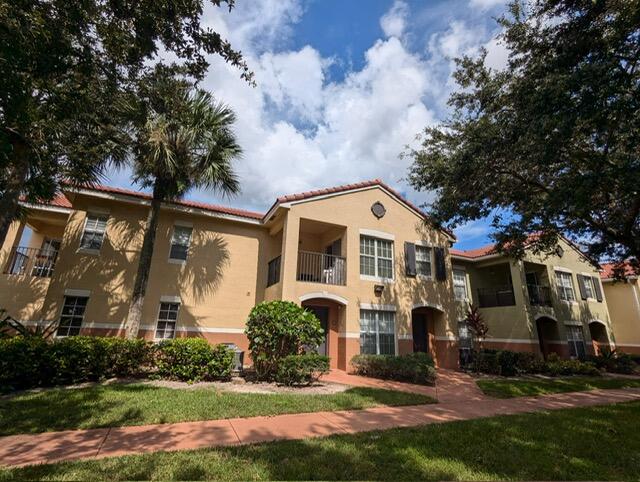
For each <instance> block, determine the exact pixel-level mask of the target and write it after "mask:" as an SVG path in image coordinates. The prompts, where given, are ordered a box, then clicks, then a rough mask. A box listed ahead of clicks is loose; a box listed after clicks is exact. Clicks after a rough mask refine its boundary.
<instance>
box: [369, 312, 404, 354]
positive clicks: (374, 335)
mask: <svg viewBox="0 0 640 482" xmlns="http://www.w3.org/2000/svg"><path fill="white" fill-rule="evenodd" d="M395 315H396V314H395V313H394V312H393V311H381V310H360V353H363V354H372V355H395V354H396V335H395V333H396V320H395Z"/></svg>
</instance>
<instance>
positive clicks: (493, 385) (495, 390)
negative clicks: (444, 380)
mask: <svg viewBox="0 0 640 482" xmlns="http://www.w3.org/2000/svg"><path fill="white" fill-rule="evenodd" d="M477 383H478V386H479V387H480V389H481V390H482V391H483V392H484V393H485V394H486V395H489V396H492V397H496V398H513V397H526V396H537V395H546V394H548V393H560V392H584V391H586V390H595V389H597V388H605V389H611V388H637V387H640V380H633V379H623V378H598V377H568V378H551V379H543V378H540V379H534V378H525V379H522V380H508V379H493V380H478V381H477Z"/></svg>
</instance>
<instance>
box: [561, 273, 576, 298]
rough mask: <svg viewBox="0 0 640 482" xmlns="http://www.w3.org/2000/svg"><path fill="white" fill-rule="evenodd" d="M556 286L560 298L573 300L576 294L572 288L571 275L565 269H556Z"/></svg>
mask: <svg viewBox="0 0 640 482" xmlns="http://www.w3.org/2000/svg"><path fill="white" fill-rule="evenodd" d="M556 286H557V287H558V295H559V296H560V299H561V300H564V301H575V300H576V295H575V291H574V290H573V276H572V275H571V273H568V272H566V271H556Z"/></svg>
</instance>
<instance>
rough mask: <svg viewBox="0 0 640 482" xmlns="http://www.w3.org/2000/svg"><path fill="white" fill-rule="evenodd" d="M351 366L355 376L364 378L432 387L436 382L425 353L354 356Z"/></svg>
mask: <svg viewBox="0 0 640 482" xmlns="http://www.w3.org/2000/svg"><path fill="white" fill-rule="evenodd" d="M351 365H352V366H353V369H354V372H355V373H356V374H358V375H362V376H365V377H372V378H382V379H385V380H398V381H403V382H409V383H419V384H423V385H433V384H434V383H435V381H436V369H435V368H434V363H433V359H432V358H431V357H430V356H429V355H427V354H426V353H409V354H407V355H401V356H393V355H356V356H354V357H353V358H352V359H351Z"/></svg>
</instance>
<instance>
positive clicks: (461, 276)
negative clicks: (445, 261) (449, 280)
mask: <svg viewBox="0 0 640 482" xmlns="http://www.w3.org/2000/svg"><path fill="white" fill-rule="evenodd" d="M453 294H454V296H455V299H456V300H457V301H465V300H467V299H468V295H467V273H466V271H465V270H463V269H456V268H454V269H453Z"/></svg>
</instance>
